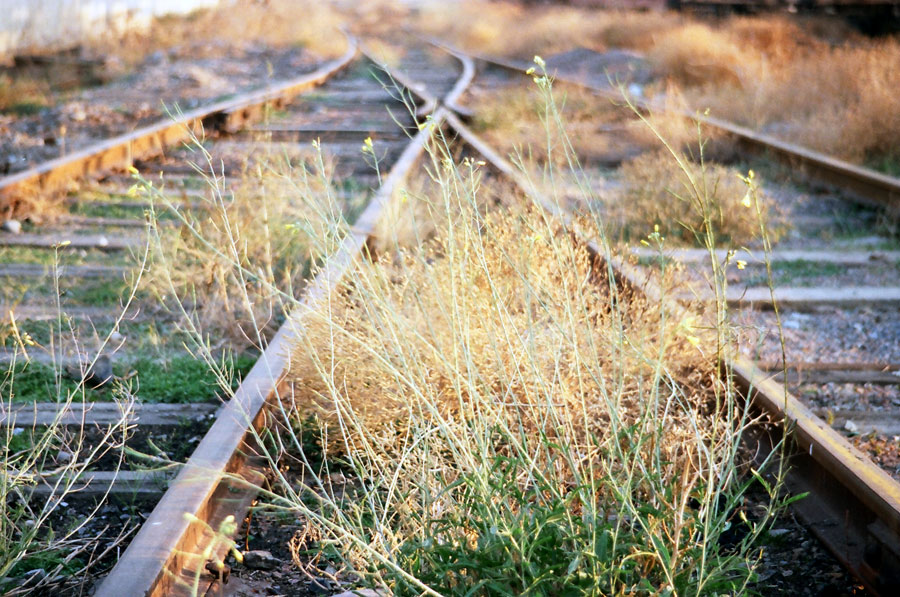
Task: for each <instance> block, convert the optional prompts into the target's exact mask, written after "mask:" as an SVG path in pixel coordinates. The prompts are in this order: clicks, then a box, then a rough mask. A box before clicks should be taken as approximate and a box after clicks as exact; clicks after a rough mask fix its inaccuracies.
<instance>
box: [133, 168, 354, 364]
mask: <svg viewBox="0 0 900 597" xmlns="http://www.w3.org/2000/svg"><path fill="white" fill-rule="evenodd" d="M285 159H286V158H284V157H283V156H282V157H281V158H279V157H277V156H268V157H267V158H263V157H257V158H256V160H258V161H256V162H252V163H253V164H254V166H253V167H250V168H248V170H247V173H246V174H245V175H244V176H243V178H242V180H241V182H240V184H239V185H238V186H236V187H235V188H231V189H227V190H226V189H224V188H222V187H221V181H219V180H217V179H216V178H215V177H213V176H208V178H207V182H208V183H209V188H208V189H207V194H206V196H205V199H204V200H203V201H201V202H199V204H197V205H193V206H190V207H187V208H182V207H176V206H175V204H174V203H173V202H172V201H171V200H170V199H169V198H168V197H167V194H166V191H165V188H163V189H162V190H155V189H153V188H152V187H146V188H145V190H146V191H147V192H148V193H149V195H150V197H151V199H153V200H154V202H155V203H156V210H157V211H158V212H159V213H163V212H166V211H170V212H173V213H175V214H176V215H177V217H178V219H179V222H180V225H179V226H177V227H172V226H166V225H165V224H164V223H160V222H158V221H157V218H156V217H153V218H151V222H152V224H153V226H154V228H153V233H154V234H153V235H152V239H153V251H152V253H151V255H152V258H151V265H150V268H149V271H148V272H147V274H146V275H145V276H144V278H143V279H142V289H144V290H147V291H148V292H150V293H152V294H154V295H156V296H158V297H159V298H160V299H161V300H162V301H163V303H164V304H167V305H169V306H170V307H172V308H175V309H176V310H180V309H182V308H184V309H185V313H184V314H185V315H186V316H187V317H189V318H190V321H191V325H192V326H195V327H196V328H198V329H201V330H203V331H204V333H205V334H210V336H212V337H214V338H215V339H216V341H217V342H218V343H219V344H220V345H224V346H227V347H229V348H234V349H237V350H240V349H243V348H246V347H248V346H258V345H259V342H260V336H259V334H260V333H262V335H264V336H266V335H269V334H270V333H272V332H274V330H275V329H277V327H278V323H279V318H280V317H281V315H282V314H283V308H284V305H285V304H287V303H289V302H290V300H291V298H292V297H293V296H294V294H295V293H297V292H298V291H299V289H300V288H301V287H302V285H303V279H304V276H305V275H307V274H308V272H309V267H310V263H311V262H313V261H314V260H316V259H317V258H319V257H320V256H321V255H322V254H323V253H325V252H327V251H328V250H329V249H330V248H331V247H330V245H329V244H328V238H329V231H328V230H327V225H326V224H325V222H328V221H331V220H332V219H333V218H334V217H335V214H334V213H323V211H328V210H335V211H336V212H341V211H342V210H343V209H344V207H343V206H342V205H341V204H340V203H339V202H338V200H337V199H336V197H335V196H334V194H333V191H332V190H331V187H330V175H329V170H328V167H327V166H326V165H325V161H324V159H322V160H319V161H318V162H316V161H304V162H300V163H297V162H286V161H284V160H285Z"/></svg>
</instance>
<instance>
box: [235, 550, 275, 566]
mask: <svg viewBox="0 0 900 597" xmlns="http://www.w3.org/2000/svg"><path fill="white" fill-rule="evenodd" d="M280 563H281V561H280V560H279V559H278V558H276V557H275V556H273V555H272V552H269V551H266V550H264V549H257V550H254V551H245V552H244V566H246V567H247V568H250V569H252V570H273V569H275V567H276V566H278V565H279V564H280Z"/></svg>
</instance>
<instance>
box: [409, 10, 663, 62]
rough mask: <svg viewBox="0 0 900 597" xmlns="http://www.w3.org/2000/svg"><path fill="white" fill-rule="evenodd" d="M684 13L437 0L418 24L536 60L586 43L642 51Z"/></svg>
mask: <svg viewBox="0 0 900 597" xmlns="http://www.w3.org/2000/svg"><path fill="white" fill-rule="evenodd" d="M678 20H679V18H678V17H674V16H670V15H664V14H663V13H659V12H647V13H640V14H639V15H635V14H634V13H630V12H627V11H621V12H620V11H608V10H599V9H597V8H587V7H584V8H579V7H572V6H563V7H561V6H554V7H552V8H550V7H545V6H528V7H524V6H522V5H520V4H517V3H513V2H486V1H484V0H476V1H472V2H455V3H447V2H432V3H429V4H426V5H425V7H424V8H423V9H422V11H421V13H420V15H419V19H418V21H417V24H418V26H419V27H420V28H422V29H424V30H425V31H428V32H431V33H432V34H434V35H438V36H440V37H443V38H445V39H449V40H451V41H452V42H454V43H456V44H459V45H461V46H462V47H464V48H467V49H470V50H473V51H478V52H485V53H488V54H493V55H499V56H508V57H516V58H525V59H530V58H531V57H532V56H534V55H535V54H541V55H549V54H552V53H554V52H561V51H567V50H571V49H573V48H574V47H578V46H582V47H587V48H592V49H596V50H603V49H605V48H606V47H607V46H611V45H615V46H619V47H630V48H635V49H641V48H644V47H646V44H647V43H648V41H649V40H650V39H651V37H652V35H653V34H654V33H657V32H659V31H661V30H665V29H668V28H669V27H671V26H672V23H673V22H677V21H678Z"/></svg>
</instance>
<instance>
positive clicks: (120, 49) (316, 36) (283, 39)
mask: <svg viewBox="0 0 900 597" xmlns="http://www.w3.org/2000/svg"><path fill="white" fill-rule="evenodd" d="M298 15H302V16H300V17H298ZM344 22H345V18H344V17H343V16H342V15H341V14H340V13H339V12H338V11H337V10H336V9H335V7H334V5H333V4H332V3H331V2H310V1H309V0H269V1H267V2H257V1H254V0H234V1H230V2H223V3H222V5H221V6H220V7H217V8H214V9H204V10H198V11H195V12H193V13H190V14H188V15H184V16H182V15H178V16H164V17H157V18H155V19H153V20H152V22H151V23H150V26H149V27H148V28H146V29H130V30H126V31H125V32H124V33H122V32H120V31H118V30H116V29H114V28H110V29H104V30H102V31H101V32H95V33H94V34H88V33H85V34H83V36H82V37H81V38H80V39H77V40H71V43H72V44H76V43H77V44H78V46H79V47H78V48H77V52H76V54H78V55H81V56H83V57H85V58H91V59H99V60H100V61H101V63H102V64H101V65H99V66H96V67H89V68H88V71H89V72H87V73H86V76H85V77H83V80H79V75H78V74H75V73H74V72H73V69H74V67H72V66H69V65H67V64H66V63H63V64H62V65H61V66H59V67H56V68H51V69H49V70H48V69H43V70H41V71H35V69H30V70H24V71H22V72H17V71H15V70H11V71H9V72H6V73H3V72H2V71H0V114H2V113H3V112H5V111H9V110H12V111H15V112H19V113H21V114H23V115H25V114H30V113H33V112H37V111H39V110H40V109H41V108H44V107H48V106H53V105H55V104H56V103H57V102H58V101H60V100H61V99H64V98H65V97H66V96H67V95H71V94H72V93H73V91H76V90H77V89H75V90H73V85H74V86H75V87H80V86H84V85H94V84H96V83H97V82H98V81H111V80H116V79H119V78H121V77H123V76H125V75H128V74H130V73H133V72H134V71H135V70H136V69H140V68H141V66H142V63H144V61H145V60H146V59H147V58H148V57H150V56H151V55H154V54H157V55H161V56H162V58H161V59H162V61H165V60H167V59H169V60H173V61H174V60H193V61H199V60H204V59H212V58H217V57H225V56H227V57H230V58H232V59H236V60H237V59H240V58H241V57H242V56H243V55H244V54H245V53H246V52H247V51H248V50H250V51H255V52H257V53H258V50H260V48H263V49H265V50H266V51H267V52H268V54H270V56H269V58H268V59H269V60H272V59H274V58H275V57H274V56H272V53H273V50H278V49H282V50H284V49H288V48H294V47H296V48H303V49H304V50H308V51H309V52H310V53H311V54H312V55H315V56H316V57H317V58H319V59H321V58H328V57H335V56H338V55H340V54H341V53H342V52H344V51H345V50H346V41H345V39H344V37H343V36H342V35H341V34H340V32H339V30H338V28H339V27H340V25H342V24H343V23H344ZM35 23H36V24H39V23H40V20H36V21H35ZM28 35H29V33H28V32H25V34H24V36H25V37H26V38H27V36H28ZM35 37H38V38H39V37H40V36H39V35H35ZM34 51H35V52H36V53H38V54H40V53H41V49H40V48H38V49H35V50H34ZM166 57H168V58H166ZM5 58H9V57H4V56H0V64H3V63H4V62H5V61H6V60H5ZM264 58H265V57H264ZM159 61H160V59H159V58H155V59H154V63H158V62H159ZM86 68H87V67H86ZM270 68H271V66H270ZM179 74H180V75H181V77H183V78H185V79H190V76H191V71H190V70H189V69H185V70H184V71H183V72H181V73H179ZM63 83H64V85H63V87H64V88H60V85H61V84H63ZM167 84H168V85H169V86H172V84H173V82H172V81H169V82H168V83H167ZM157 91H158V90H157ZM153 93H154V91H148V94H149V95H150V96H151V97H148V98H146V99H147V100H148V101H149V102H150V103H151V104H153V106H152V107H153V108H156V107H157V106H156V105H155V103H156V102H157V101H158V98H154V97H152V94H153Z"/></svg>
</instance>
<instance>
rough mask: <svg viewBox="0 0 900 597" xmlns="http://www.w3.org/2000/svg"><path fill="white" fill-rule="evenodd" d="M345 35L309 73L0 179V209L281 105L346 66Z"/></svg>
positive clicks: (349, 54) (353, 48)
mask: <svg viewBox="0 0 900 597" xmlns="http://www.w3.org/2000/svg"><path fill="white" fill-rule="evenodd" d="M347 39H348V42H349V43H348V49H347V51H346V52H345V53H344V55H343V56H341V57H340V58H337V59H336V60H333V61H331V62H328V63H326V64H324V65H323V66H322V67H321V68H319V69H317V70H316V71H315V72H313V73H310V74H307V75H303V76H301V77H298V78H296V79H293V80H290V81H284V82H281V83H279V84H276V85H274V86H272V87H269V88H266V89H260V90H258V91H251V92H248V93H243V94H240V95H239V96H237V97H235V98H232V99H228V100H223V101H220V102H215V103H213V104H209V105H206V106H201V107H199V108H196V109H194V110H191V111H189V112H186V113H184V114H180V115H177V116H176V117H175V118H174V119H164V120H160V121H159V122H157V123H155V124H151V125H148V126H145V127H142V128H139V129H137V130H135V131H133V132H130V133H126V134H123V135H119V136H117V137H113V138H111V139H107V140H104V141H100V142H98V143H95V144H93V145H90V146H88V147H85V148H83V149H80V150H78V151H74V152H72V153H70V154H68V155H65V156H62V157H59V158H56V159H53V160H50V161H47V162H44V163H42V164H39V165H38V166H35V167H33V168H29V169H28V170H25V171H23V172H19V173H16V174H12V175H9V176H6V177H4V178H2V179H0V210H4V211H6V212H8V213H15V212H16V211H17V209H18V207H19V206H20V205H23V204H24V203H25V202H26V200H27V198H28V197H29V196H33V195H35V194H44V193H52V192H56V191H60V190H62V189H65V188H66V186H67V185H68V184H69V182H71V181H72V180H75V179H78V178H82V177H86V176H88V175H91V174H96V173H102V172H108V171H110V170H113V169H115V168H125V167H128V166H130V165H131V164H132V163H133V162H134V160H135V159H138V158H145V157H149V156H153V155H158V154H160V153H162V151H163V150H164V149H165V148H166V147H171V146H173V145H176V144H178V143H181V142H183V141H186V140H188V139H189V138H190V136H191V135H192V134H198V133H200V132H201V131H202V130H203V129H204V128H213V129H220V130H226V131H231V130H234V129H236V128H237V127H239V126H241V125H242V124H243V123H244V122H246V121H248V120H252V119H255V118H258V117H259V116H260V115H261V114H262V113H263V111H264V109H265V108H266V107H267V106H272V107H279V106H282V105H284V104H285V103H287V102H288V101H289V100H290V99H291V98H292V97H294V96H295V95H297V94H299V93H302V92H304V91H308V90H309V89H312V88H313V87H316V86H318V85H321V84H322V83H324V82H325V81H327V80H328V79H329V78H330V77H331V76H333V75H334V74H335V73H337V72H338V71H340V70H341V69H343V68H344V67H346V66H347V65H348V64H350V62H351V61H352V60H353V58H354V57H355V56H356V54H357V52H358V47H357V42H356V39H355V38H352V37H350V36H348V38H347Z"/></svg>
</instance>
